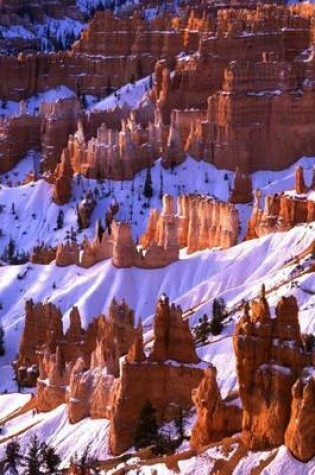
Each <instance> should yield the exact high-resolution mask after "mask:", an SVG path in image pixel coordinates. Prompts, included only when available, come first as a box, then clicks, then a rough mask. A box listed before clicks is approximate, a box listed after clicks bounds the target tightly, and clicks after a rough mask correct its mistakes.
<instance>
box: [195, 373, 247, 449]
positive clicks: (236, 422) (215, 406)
mask: <svg viewBox="0 0 315 475" xmlns="http://www.w3.org/2000/svg"><path fill="white" fill-rule="evenodd" d="M216 374H217V372H216V369H215V368H214V367H209V368H207V369H205V372H204V377H203V379H202V381H201V383H200V384H199V386H198V388H196V389H194V390H193V393H192V399H193V402H194V404H195V406H196V410H197V420H196V423H195V425H194V426H193V429H192V433H191V438H190V445H191V447H193V448H200V447H202V446H205V445H207V444H210V443H212V442H216V441H219V440H221V439H223V438H224V437H228V436H230V435H232V434H234V433H236V432H239V431H240V430H241V426H242V410H241V409H240V408H239V407H238V405H237V404H233V401H231V402H229V403H225V402H224V401H223V400H222V398H221V394H220V390H219V388H218V385H217V381H216Z"/></svg>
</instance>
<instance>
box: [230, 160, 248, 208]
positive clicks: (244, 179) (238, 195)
mask: <svg viewBox="0 0 315 475" xmlns="http://www.w3.org/2000/svg"><path fill="white" fill-rule="evenodd" d="M252 199H253V192H252V179H251V176H250V175H248V174H246V173H245V174H244V173H241V172H240V170H239V169H238V168H236V170H235V176H234V187H233V190H232V194H231V196H230V200H229V201H230V202H231V203H250V202H251V201H252Z"/></svg>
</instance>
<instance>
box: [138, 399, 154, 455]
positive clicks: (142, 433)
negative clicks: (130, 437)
mask: <svg viewBox="0 0 315 475" xmlns="http://www.w3.org/2000/svg"><path fill="white" fill-rule="evenodd" d="M155 412H156V410H155V409H154V407H153V406H152V404H151V402H150V401H148V400H147V401H146V402H145V403H144V405H143V406H142V408H141V410H140V412H139V417H138V422H137V426H136V431H135V437H134V446H135V447H136V449H140V448H141V447H147V446H148V445H152V444H155V443H156V441H157V438H158V425H157V421H156V416H155Z"/></svg>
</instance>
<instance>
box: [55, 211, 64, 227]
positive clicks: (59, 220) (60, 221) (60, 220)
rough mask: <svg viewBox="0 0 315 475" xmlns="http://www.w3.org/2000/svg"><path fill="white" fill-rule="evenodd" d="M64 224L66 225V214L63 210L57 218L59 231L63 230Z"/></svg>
mask: <svg viewBox="0 0 315 475" xmlns="http://www.w3.org/2000/svg"><path fill="white" fill-rule="evenodd" d="M63 224H64V212H63V211H62V209H60V210H59V213H58V216H57V229H62V228H63Z"/></svg>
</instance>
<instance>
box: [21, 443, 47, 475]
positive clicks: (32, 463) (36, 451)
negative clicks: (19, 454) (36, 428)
mask: <svg viewBox="0 0 315 475" xmlns="http://www.w3.org/2000/svg"><path fill="white" fill-rule="evenodd" d="M42 460H43V456H42V451H41V445H40V443H39V440H38V437H37V435H34V436H32V437H31V439H30V447H29V450H28V453H27V455H26V457H25V465H26V468H25V471H24V475H42V471H41V465H42Z"/></svg>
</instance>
